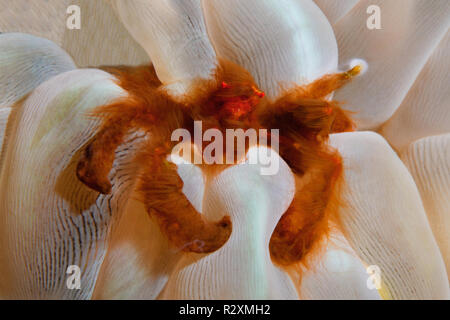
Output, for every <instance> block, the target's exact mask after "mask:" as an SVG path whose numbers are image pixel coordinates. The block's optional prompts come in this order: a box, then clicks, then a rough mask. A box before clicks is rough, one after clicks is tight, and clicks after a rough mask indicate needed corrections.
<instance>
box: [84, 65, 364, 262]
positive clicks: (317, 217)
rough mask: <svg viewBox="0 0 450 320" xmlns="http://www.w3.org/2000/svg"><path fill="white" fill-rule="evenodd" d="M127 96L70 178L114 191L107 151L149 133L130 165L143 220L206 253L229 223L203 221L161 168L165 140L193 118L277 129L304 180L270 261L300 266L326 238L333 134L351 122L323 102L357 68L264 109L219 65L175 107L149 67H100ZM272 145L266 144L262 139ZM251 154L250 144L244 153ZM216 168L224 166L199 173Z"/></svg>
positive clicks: (253, 92) (333, 174)
mask: <svg viewBox="0 0 450 320" xmlns="http://www.w3.org/2000/svg"><path fill="white" fill-rule="evenodd" d="M106 70H107V71H108V72H110V73H112V74H114V75H115V76H116V77H117V79H119V85H120V86H121V87H122V88H123V89H125V90H126V91H127V92H128V93H129V96H128V97H126V98H123V99H120V100H116V101H115V102H113V103H112V104H109V105H105V106H101V107H98V108H97V109H96V110H95V111H94V112H93V115H94V116H96V117H100V118H101V119H102V125H101V128H100V130H99V131H98V133H97V134H96V136H95V137H94V139H93V140H92V141H91V142H90V143H89V144H88V146H87V147H86V148H85V151H84V154H83V155H82V157H81V159H80V160H79V163H78V166H77V172H76V173H77V177H78V178H79V179H80V180H81V181H82V182H83V183H85V184H86V185H87V186H89V187H90V188H92V189H94V190H96V191H98V192H100V193H103V194H107V193H110V191H111V183H110V182H109V180H108V174H109V171H110V170H111V168H112V166H113V162H114V151H115V149H116V148H117V147H118V146H119V145H120V144H121V143H122V142H123V139H124V137H125V135H126V134H127V133H128V132H129V131H130V130H132V129H140V130H143V131H145V132H146V133H148V134H149V135H150V137H151V138H150V139H148V142H146V145H145V146H144V148H142V151H140V152H139V153H138V154H137V156H136V161H137V162H138V163H139V164H140V165H141V166H142V167H143V168H144V169H143V170H144V171H143V173H142V175H141V176H140V178H139V179H140V180H139V183H138V189H139V192H140V194H141V196H142V201H143V202H144V203H145V206H146V209H147V211H148V213H149V214H150V215H151V216H152V217H153V218H154V219H155V220H156V221H157V223H158V225H159V227H160V228H161V230H162V231H163V233H164V234H165V235H166V236H167V238H168V239H169V241H170V242H171V243H172V244H173V245H174V246H176V247H177V248H179V249H180V250H182V251H185V252H196V253H209V252H213V251H215V250H217V249H219V248H220V247H221V246H222V245H223V244H224V243H225V242H226V241H227V239H228V238H229V236H230V234H231V232H232V224H231V220H230V218H229V217H228V216H224V217H223V218H222V219H221V220H220V221H218V222H210V221H206V220H205V219H204V218H203V217H202V216H201V214H200V213H199V212H197V211H196V209H195V208H194V207H193V205H192V204H191V203H190V202H189V201H188V199H187V198H186V196H185V195H184V194H183V193H182V186H183V182H182V180H181V178H180V177H179V176H178V173H177V170H176V165H175V164H173V163H171V162H168V161H167V159H166V158H167V156H168V155H169V154H170V152H171V149H172V148H173V146H174V144H175V143H174V142H173V141H171V139H170V137H171V133H172V132H173V131H174V130H176V129H178V128H184V129H187V130H189V131H192V130H193V124H194V121H197V120H200V121H202V123H203V126H204V127H206V128H216V129H219V130H220V131H222V132H225V130H226V129H227V128H241V129H244V130H246V129H250V128H254V129H260V128H265V129H274V128H276V129H279V130H280V131H279V132H280V133H279V134H280V137H279V139H280V150H279V153H280V156H281V157H282V158H283V159H284V160H285V161H286V162H287V163H288V165H289V166H290V168H291V169H292V172H293V173H294V175H295V177H296V178H297V179H299V178H300V177H303V176H304V175H305V174H306V173H308V174H309V178H308V179H307V181H306V183H303V184H302V186H301V188H300V187H299V186H297V190H296V193H295V197H294V200H293V201H292V203H291V205H290V207H289V209H288V210H287V211H286V212H285V213H284V215H283V217H282V218H281V219H280V221H279V222H278V225H277V227H276V229H275V231H274V233H273V234H272V237H271V241H270V253H271V256H272V259H273V260H274V261H275V262H277V263H278V264H281V265H290V264H292V263H296V262H301V261H302V260H303V259H304V258H305V257H306V256H307V255H308V254H309V253H310V252H311V251H312V250H313V248H314V247H315V245H317V243H318V240H320V239H321V238H322V237H323V236H324V235H325V234H327V232H328V220H329V218H330V216H331V215H335V214H337V211H338V206H339V191H340V188H339V182H340V180H341V179H340V178H341V173H342V163H341V158H340V156H339V154H338V152H337V151H335V150H333V149H332V148H330V146H329V145H328V144H327V138H328V136H329V134H330V133H335V132H343V131H351V130H352V129H353V123H352V121H351V120H350V118H349V117H348V115H347V113H346V112H344V111H343V110H342V109H341V108H340V107H339V104H338V103H337V102H335V101H329V100H327V99H326V97H327V96H328V95H329V94H330V93H332V92H333V91H334V90H336V89H338V88H340V87H341V86H342V85H344V84H345V83H346V82H348V81H349V80H350V79H351V78H352V77H353V76H355V75H357V74H358V73H359V71H360V67H359V66H357V67H354V68H353V69H351V70H349V71H347V72H343V73H337V74H332V75H326V76H324V77H322V78H320V79H318V80H316V81H314V82H312V83H311V84H309V85H306V86H298V87H296V88H294V89H291V90H288V91H286V92H285V93H284V94H283V95H282V96H281V97H280V98H278V99H277V100H275V101H269V100H268V99H267V98H266V97H265V95H264V93H263V92H262V91H260V90H259V89H258V87H257V85H256V84H255V82H254V80H253V78H252V77H251V75H250V74H249V73H248V72H247V71H246V70H244V69H243V68H241V67H239V66H237V65H235V64H233V63H231V62H228V61H221V62H220V64H219V65H218V67H217V69H216V72H215V77H214V80H198V81H197V82H196V83H195V85H193V86H192V89H191V90H190V91H189V93H188V94H186V96H185V97H183V98H182V99H175V98H173V97H171V96H170V95H169V94H168V93H167V92H166V90H164V89H163V87H162V84H161V82H160V81H159V80H158V78H157V76H156V73H155V71H154V69H153V67H151V66H144V67H136V68H128V67H122V68H107V69H106ZM269 139H270V137H269ZM249 147H250V146H249ZM202 166H203V168H205V169H208V168H207V167H211V166H212V167H215V168H218V169H219V170H221V168H222V169H223V168H224V166H225V165H218V164H214V165H209V166H208V165H202Z"/></svg>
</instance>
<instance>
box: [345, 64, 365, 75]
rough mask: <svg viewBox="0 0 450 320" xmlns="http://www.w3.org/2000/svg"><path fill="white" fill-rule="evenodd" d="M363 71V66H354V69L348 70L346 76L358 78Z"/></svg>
mask: <svg viewBox="0 0 450 320" xmlns="http://www.w3.org/2000/svg"><path fill="white" fill-rule="evenodd" d="M361 70H362V66H361V65H360V64H358V65H356V66H354V67H353V68H351V69H350V70H348V71H347V72H345V76H346V77H347V78H353V77H356V76H357V75H358V74H360V73H361Z"/></svg>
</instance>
